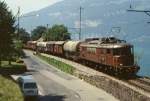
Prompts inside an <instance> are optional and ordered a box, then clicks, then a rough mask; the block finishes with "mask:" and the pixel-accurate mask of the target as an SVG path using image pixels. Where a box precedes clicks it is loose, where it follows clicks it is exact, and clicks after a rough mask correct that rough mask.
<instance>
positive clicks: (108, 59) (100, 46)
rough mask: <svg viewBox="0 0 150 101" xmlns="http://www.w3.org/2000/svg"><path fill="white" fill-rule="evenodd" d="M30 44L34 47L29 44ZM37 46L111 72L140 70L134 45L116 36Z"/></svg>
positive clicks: (43, 43) (121, 72)
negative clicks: (135, 58) (135, 56)
mask: <svg viewBox="0 0 150 101" xmlns="http://www.w3.org/2000/svg"><path fill="white" fill-rule="evenodd" d="M31 45H33V44H31ZM34 45H35V44H34ZM28 46H29V47H33V46H30V45H29V44H28ZM35 47H36V50H37V51H39V52H44V53H48V54H54V55H58V56H64V57H66V58H69V59H73V60H75V61H80V62H81V61H82V62H83V63H85V64H88V65H92V67H94V68H96V69H99V70H103V71H106V72H109V73H111V74H118V75H124V74H126V75H132V74H136V73H137V72H138V70H139V66H137V65H136V64H134V50H133V45H131V44H128V43H126V42H125V41H124V40H120V39H117V38H115V37H107V38H93V39H87V40H85V41H49V42H37V44H36V46H34V48H35ZM34 48H33V50H34Z"/></svg>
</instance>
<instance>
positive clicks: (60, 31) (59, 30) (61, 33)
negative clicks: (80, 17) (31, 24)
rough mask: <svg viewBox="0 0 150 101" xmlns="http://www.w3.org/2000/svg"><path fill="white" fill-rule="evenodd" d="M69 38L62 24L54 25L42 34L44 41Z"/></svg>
mask: <svg viewBox="0 0 150 101" xmlns="http://www.w3.org/2000/svg"><path fill="white" fill-rule="evenodd" d="M68 39H70V33H69V32H68V29H67V27H65V26H64V25H54V26H52V28H49V29H48V33H46V34H45V35H44V40H46V41H64V40H68Z"/></svg>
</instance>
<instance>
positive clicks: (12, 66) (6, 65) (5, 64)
mask: <svg viewBox="0 0 150 101" xmlns="http://www.w3.org/2000/svg"><path fill="white" fill-rule="evenodd" d="M22 67H24V64H23V63H16V62H11V65H9V64H8V61H2V65H1V67H0V68H22Z"/></svg>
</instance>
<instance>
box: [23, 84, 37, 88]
mask: <svg viewBox="0 0 150 101" xmlns="http://www.w3.org/2000/svg"><path fill="white" fill-rule="evenodd" d="M24 88H25V89H31V88H37V86H36V83H25V84H24Z"/></svg>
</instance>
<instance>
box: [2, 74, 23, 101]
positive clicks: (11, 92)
mask: <svg viewBox="0 0 150 101" xmlns="http://www.w3.org/2000/svg"><path fill="white" fill-rule="evenodd" d="M23 99H24V98H23V95H22V93H21V91H20V88H19V86H18V85H17V84H16V83H15V82H14V81H13V80H11V79H9V78H7V77H4V76H2V75H0V101H23Z"/></svg>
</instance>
